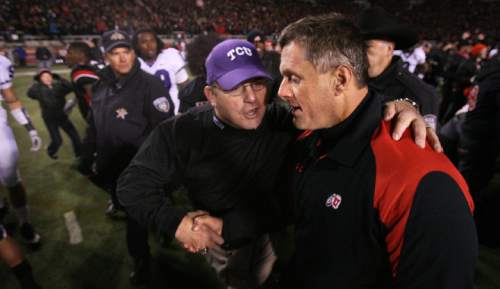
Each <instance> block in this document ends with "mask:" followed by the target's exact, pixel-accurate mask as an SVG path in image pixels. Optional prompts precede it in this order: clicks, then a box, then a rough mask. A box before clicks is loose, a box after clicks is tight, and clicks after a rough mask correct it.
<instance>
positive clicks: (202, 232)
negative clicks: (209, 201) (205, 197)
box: [175, 211, 224, 255]
mask: <svg viewBox="0 0 500 289" xmlns="http://www.w3.org/2000/svg"><path fill="white" fill-rule="evenodd" d="M222 225H223V222H222V219H219V218H216V217H213V216H210V215H209V214H208V212H205V211H194V212H189V213H187V214H186V215H185V216H184V218H182V220H181V223H180V224H179V226H178V227H177V231H176V232H175V238H176V239H177V241H179V242H180V243H181V244H182V245H183V247H184V249H186V250H187V251H189V252H191V253H196V252H199V253H201V254H203V255H204V254H206V253H207V250H208V249H210V248H213V247H215V246H220V245H222V244H224V239H222V237H221V235H222Z"/></svg>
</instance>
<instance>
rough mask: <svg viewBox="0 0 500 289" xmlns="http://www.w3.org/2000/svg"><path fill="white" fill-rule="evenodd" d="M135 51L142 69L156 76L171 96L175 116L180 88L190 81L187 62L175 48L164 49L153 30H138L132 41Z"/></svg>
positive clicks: (177, 109) (177, 110)
mask: <svg viewBox="0 0 500 289" xmlns="http://www.w3.org/2000/svg"><path fill="white" fill-rule="evenodd" d="M132 43H133V47H134V50H135V52H136V54H137V55H138V56H139V57H138V58H139V61H140V62H141V69H142V70H144V71H146V72H147V73H149V74H152V75H155V76H156V77H158V78H159V79H160V80H161V81H162V82H163V85H164V86H165V88H166V89H167V90H168V93H169V94H170V98H171V99H172V102H173V105H174V107H175V110H174V112H175V114H177V113H178V112H179V104H180V101H179V97H178V95H179V87H182V86H183V85H184V84H186V83H187V81H188V78H189V76H188V73H187V71H186V62H185V61H184V58H183V57H182V56H181V53H180V52H179V51H178V50H177V49H175V48H167V49H163V47H164V45H163V41H161V39H160V38H159V37H158V35H157V34H156V32H155V31H154V30H152V29H140V30H138V31H137V32H136V33H135V35H134V37H133V40H132Z"/></svg>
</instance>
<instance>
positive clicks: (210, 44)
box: [179, 32, 222, 112]
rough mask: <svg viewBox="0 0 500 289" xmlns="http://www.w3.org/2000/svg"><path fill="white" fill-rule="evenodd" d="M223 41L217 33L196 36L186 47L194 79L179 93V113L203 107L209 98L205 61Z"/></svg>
mask: <svg viewBox="0 0 500 289" xmlns="http://www.w3.org/2000/svg"><path fill="white" fill-rule="evenodd" d="M221 41H222V38H220V36H219V34H217V33H215V32H210V33H207V34H206V35H204V34H202V35H198V36H196V37H195V38H194V39H193V40H191V42H189V44H187V46H186V62H187V67H188V69H189V72H190V73H191V76H192V77H194V78H193V79H192V80H191V81H189V83H187V84H186V85H185V86H184V87H183V88H182V89H181V90H180V91H179V101H180V107H179V112H186V111H187V110H188V109H190V108H192V107H195V106H200V105H203V104H205V103H206V102H207V98H206V97H205V94H204V92H203V90H204V88H205V85H206V84H207V79H206V77H205V75H206V71H205V60H206V59H207V56H208V54H209V53H210V51H212V48H214V46H215V45H217V44H219V43H220V42H221Z"/></svg>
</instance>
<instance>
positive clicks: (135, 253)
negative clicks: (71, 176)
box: [83, 61, 174, 259]
mask: <svg viewBox="0 0 500 289" xmlns="http://www.w3.org/2000/svg"><path fill="white" fill-rule="evenodd" d="M98 76H99V79H100V80H99V81H98V82H97V83H96V85H95V86H94V88H93V91H92V106H91V113H90V117H91V121H90V124H89V128H88V130H87V137H86V140H85V144H86V147H87V148H91V149H90V150H86V154H85V158H84V160H83V161H84V166H87V167H88V166H89V164H90V163H91V161H92V155H93V153H94V152H96V159H95V164H96V173H97V177H96V178H95V180H96V183H98V184H99V185H100V186H101V187H103V188H104V189H105V190H107V191H108V192H110V193H111V194H112V196H113V199H114V201H115V204H116V205H118V203H117V201H116V198H115V189H116V182H117V180H118V177H119V175H120V173H121V172H122V171H123V170H124V169H125V168H126V166H127V165H128V164H129V162H130V160H131V159H132V157H133V156H134V155H135V153H136V152H137V150H138V149H139V147H140V145H141V144H142V142H143V141H144V140H145V139H146V137H147V136H148V134H149V133H150V132H151V130H152V129H153V128H154V127H155V126H156V125H157V124H158V123H159V122H160V121H162V120H164V119H167V118H168V117H171V116H173V114H174V110H173V105H172V104H171V100H170V96H169V95H168V91H167V90H166V89H165V87H164V86H163V84H162V83H161V81H160V80H159V79H157V78H156V77H154V76H152V75H150V74H148V73H146V72H144V71H142V70H141V68H140V64H139V61H136V62H135V63H134V66H133V68H132V69H131V71H130V72H129V73H128V74H127V75H125V76H123V77H121V78H119V79H117V78H116V77H115V75H114V73H113V71H112V69H111V67H106V68H104V69H103V70H101V71H100V72H99V73H98ZM127 225H128V230H127V244H128V248H129V253H130V255H131V256H132V257H134V258H137V259H140V258H146V257H148V256H149V248H148V245H147V231H146V229H143V228H141V226H139V225H137V224H136V223H135V222H133V221H132V220H131V218H128V219H127Z"/></svg>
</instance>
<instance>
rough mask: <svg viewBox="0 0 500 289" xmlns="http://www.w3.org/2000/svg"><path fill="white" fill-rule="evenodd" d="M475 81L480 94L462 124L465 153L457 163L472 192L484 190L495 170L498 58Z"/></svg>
mask: <svg viewBox="0 0 500 289" xmlns="http://www.w3.org/2000/svg"><path fill="white" fill-rule="evenodd" d="M476 81H477V83H478V85H479V93H478V96H477V102H476V107H475V109H474V110H471V111H469V112H467V114H466V117H465V121H464V124H463V127H462V132H463V143H462V148H463V150H464V154H463V156H462V159H461V161H460V165H459V168H460V171H461V172H462V174H463V175H464V177H465V179H466V180H467V183H468V184H469V186H470V188H471V192H472V193H477V192H479V191H480V190H481V189H483V188H484V187H485V186H486V185H487V184H488V182H489V181H490V179H491V178H492V176H493V174H494V172H495V164H496V156H497V155H498V146H499V143H500V139H499V138H500V113H499V112H500V60H499V59H495V60H492V61H490V62H488V63H486V64H485V65H484V67H483V68H482V69H481V71H480V72H479V74H478V76H477V77H476ZM476 197H477V196H476Z"/></svg>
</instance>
